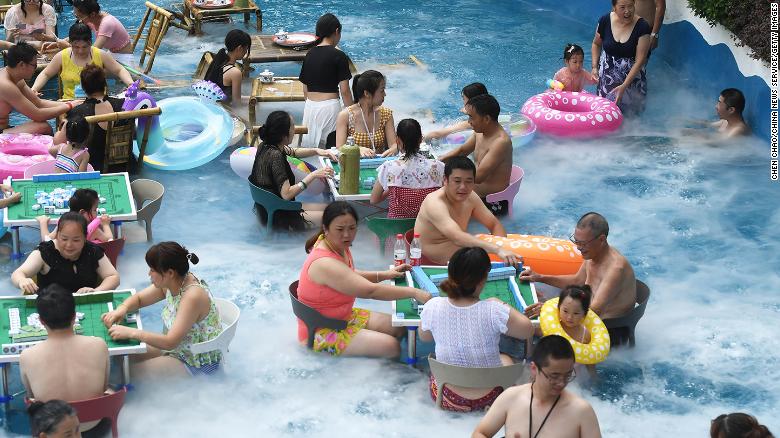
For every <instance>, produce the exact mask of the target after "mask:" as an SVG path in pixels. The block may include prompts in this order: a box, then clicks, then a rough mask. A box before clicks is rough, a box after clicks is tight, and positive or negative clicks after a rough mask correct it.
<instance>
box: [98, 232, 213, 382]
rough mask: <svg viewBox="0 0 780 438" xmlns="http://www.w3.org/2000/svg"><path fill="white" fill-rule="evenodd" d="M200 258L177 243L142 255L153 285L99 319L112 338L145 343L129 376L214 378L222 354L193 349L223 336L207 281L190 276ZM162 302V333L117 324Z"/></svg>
mask: <svg viewBox="0 0 780 438" xmlns="http://www.w3.org/2000/svg"><path fill="white" fill-rule="evenodd" d="M190 263H192V264H193V265H196V264H198V256H196V255H195V254H194V253H191V252H189V251H187V249H186V248H184V247H183V246H181V245H179V244H178V243H176V242H161V243H158V244H157V245H154V246H152V247H151V248H149V250H148V251H147V252H146V264H147V265H148V266H149V278H150V279H151V280H152V284H151V285H150V286H149V287H147V288H146V289H144V290H142V291H140V292H138V293H137V294H135V295H133V296H131V297H130V298H128V299H127V300H125V302H123V303H122V304H120V305H119V306H118V307H117V308H116V309H115V310H114V311H112V312H108V313H104V314H103V317H102V318H103V323H104V324H105V325H106V327H107V328H108V334H109V335H110V336H111V338H112V339H114V340H117V339H135V340H138V341H141V342H144V343H146V345H147V352H146V353H145V354H143V355H140V356H139V357H138V358H134V362H133V372H134V373H136V372H137V373H140V374H141V375H143V376H146V377H151V376H156V377H160V376H184V375H187V374H189V375H197V374H213V373H214V372H216V371H217V370H218V369H219V363H220V361H221V360H222V354H221V353H220V352H219V351H218V350H217V351H210V352H207V353H198V354H194V353H192V351H191V350H190V347H192V345H193V344H197V343H200V342H205V341H209V340H211V339H214V338H215V337H217V335H219V333H220V332H221V331H222V324H221V323H220V321H219V313H217V308H216V306H215V304H214V300H212V298H211V292H210V291H209V287H208V285H207V284H206V282H205V281H203V280H201V279H199V278H198V277H196V276H195V274H193V273H192V272H190ZM163 300H165V306H164V307H163V310H162V321H163V326H164V328H163V333H152V332H147V331H143V330H139V329H134V328H131V327H127V326H123V325H117V322H119V321H121V320H122V319H124V317H125V315H127V314H129V313H135V312H137V311H138V309H140V308H142V307H147V306H151V305H152V304H155V303H157V302H160V301H163Z"/></svg>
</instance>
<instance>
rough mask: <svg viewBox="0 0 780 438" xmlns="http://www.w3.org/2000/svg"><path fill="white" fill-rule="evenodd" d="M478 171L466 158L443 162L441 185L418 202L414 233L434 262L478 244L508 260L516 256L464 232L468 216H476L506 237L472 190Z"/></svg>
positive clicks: (441, 261)
mask: <svg viewBox="0 0 780 438" xmlns="http://www.w3.org/2000/svg"><path fill="white" fill-rule="evenodd" d="M476 172H477V169H476V167H474V163H472V162H471V160H470V159H469V158H468V157H461V156H455V157H452V158H450V159H449V160H447V161H446V162H445V164H444V186H443V187H442V188H440V189H439V190H436V191H435V192H433V193H430V194H428V196H426V197H425V199H424V200H423V202H422V204H421V205H420V212H419V213H418V214H417V220H416V221H415V223H414V232H415V233H419V234H420V244H421V245H422V249H423V255H424V257H425V258H427V259H428V260H430V261H431V262H433V263H438V264H441V265H446V264H447V261H449V259H450V257H451V256H452V254H454V253H455V251H457V250H458V249H460V248H462V247H464V246H477V247H480V248H482V249H484V250H485V251H487V252H489V253H493V254H498V256H499V257H501V258H503V259H504V260H505V261H506V262H507V263H510V264H516V263H517V262H518V257H517V256H516V255H515V254H514V253H513V252H511V251H505V250H503V249H501V248H500V247H498V246H497V245H495V244H493V243H490V242H486V241H484V240H480V239H477V238H476V237H474V236H472V235H471V234H469V233H467V232H466V228H467V227H468V225H469V220H471V218H474V219H476V220H477V221H478V222H480V223H481V224H482V225H484V226H485V227H487V229H488V230H490V233H491V234H493V235H495V236H506V231H505V230H504V227H503V226H502V225H501V222H499V221H498V219H496V217H495V216H493V215H492V214H491V213H490V211H489V210H488V209H487V207H485V205H484V204H483V203H482V201H480V199H479V196H477V194H476V193H474V179H475V174H476Z"/></svg>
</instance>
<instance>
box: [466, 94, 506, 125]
mask: <svg viewBox="0 0 780 438" xmlns="http://www.w3.org/2000/svg"><path fill="white" fill-rule="evenodd" d="M466 105H467V106H470V107H472V108H474V111H476V112H477V114H479V115H480V116H490V118H491V119H493V121H494V122H495V121H496V120H498V114H499V113H500V112H501V105H499V104H498V101H497V100H496V98H495V97H493V96H492V95H490V94H480V95H479V96H474V97H472V98H471V99H469V101H468V102H466Z"/></svg>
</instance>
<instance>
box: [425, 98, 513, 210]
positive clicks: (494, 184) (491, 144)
mask: <svg viewBox="0 0 780 438" xmlns="http://www.w3.org/2000/svg"><path fill="white" fill-rule="evenodd" d="M465 109H466V114H468V116H469V124H470V125H471V127H472V128H473V129H474V135H472V136H471V137H469V139H468V140H466V143H463V144H462V145H461V146H459V147H457V148H455V149H453V150H452V151H450V152H447V153H446V154H444V155H442V156H441V157H439V159H440V160H441V161H447V159H448V158H450V157H455V156H459V155H460V156H467V155H469V154H471V153H472V152H473V153H474V161H475V162H476V163H477V176H476V179H475V182H476V183H477V184H476V186H475V187H474V191H475V192H477V195H479V197H480V198H482V199H485V196H487V195H489V194H491V193H497V192H500V191H502V190H504V189H506V188H507V186H509V177H510V176H511V175H512V139H511V138H509V134H507V133H506V131H504V127H503V126H501V124H499V123H498V114H499V112H501V107H500V106H499V105H498V101H497V100H496V98H495V97H493V96H491V95H489V94H482V95H479V96H474V97H472V98H471V99H469V101H468V102H467V103H466V106H465Z"/></svg>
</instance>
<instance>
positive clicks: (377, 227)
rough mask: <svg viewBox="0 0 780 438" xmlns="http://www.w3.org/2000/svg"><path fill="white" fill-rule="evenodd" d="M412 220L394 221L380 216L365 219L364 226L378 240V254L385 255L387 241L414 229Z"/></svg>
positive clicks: (394, 219)
mask: <svg viewBox="0 0 780 438" xmlns="http://www.w3.org/2000/svg"><path fill="white" fill-rule="evenodd" d="M414 220H415V219H414V218H408V219H400V218H399V219H396V218H386V217H381V216H374V217H370V216H369V217H367V218H366V225H368V229H369V230H371V231H372V232H373V233H374V234H376V237H378V238H379V253H380V254H381V255H385V249H386V248H387V239H388V238H391V237H395V235H396V234H403V233H405V232H406V230H408V229H409V228H414Z"/></svg>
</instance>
